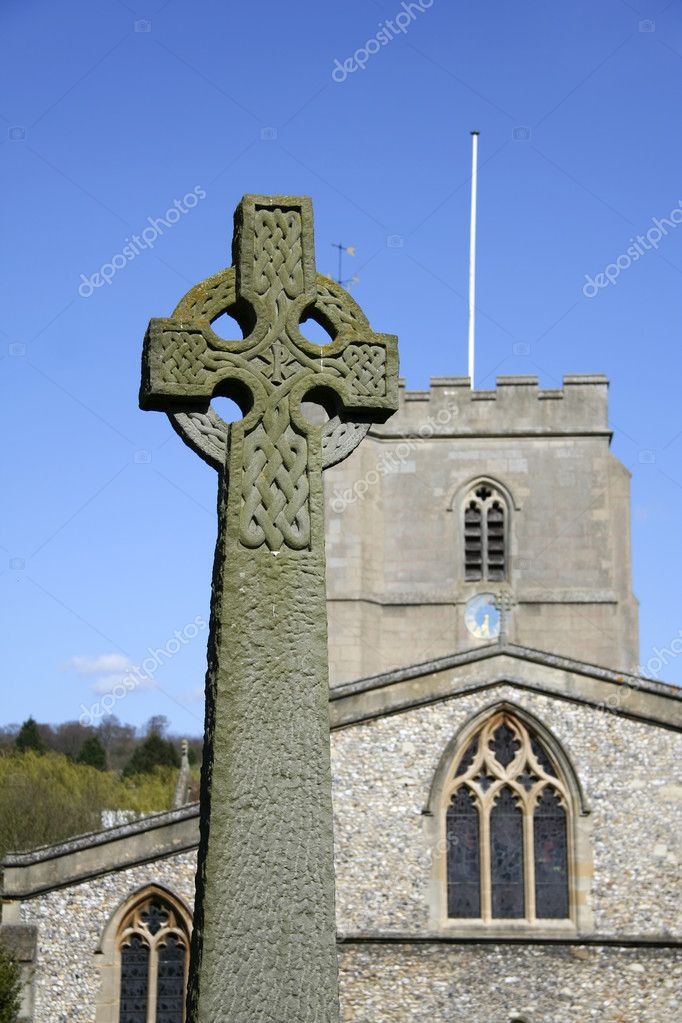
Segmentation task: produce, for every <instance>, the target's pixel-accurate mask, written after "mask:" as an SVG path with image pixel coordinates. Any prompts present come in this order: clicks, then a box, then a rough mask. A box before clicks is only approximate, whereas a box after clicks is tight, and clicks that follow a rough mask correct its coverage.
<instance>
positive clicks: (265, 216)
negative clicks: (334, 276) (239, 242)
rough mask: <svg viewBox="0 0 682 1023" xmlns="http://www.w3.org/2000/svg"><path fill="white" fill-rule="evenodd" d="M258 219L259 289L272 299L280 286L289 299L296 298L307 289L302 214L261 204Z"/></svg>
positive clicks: (257, 277) (257, 274) (256, 274)
mask: <svg viewBox="0 0 682 1023" xmlns="http://www.w3.org/2000/svg"><path fill="white" fill-rule="evenodd" d="M255 219H256V224H255V228H256V243H255V251H256V266H255V272H254V289H255V291H256V292H257V294H259V295H268V297H269V298H270V300H271V302H272V301H273V300H274V301H276V299H277V292H278V291H279V288H278V285H280V286H281V287H282V288H283V289H284V291H285V292H286V294H287V296H288V297H289V298H296V297H297V296H298V295H300V293H301V291H302V290H303V249H302V246H301V214H300V213H298V212H297V211H296V210H277V209H276V210H268V209H258V207H257V208H256V218H255Z"/></svg>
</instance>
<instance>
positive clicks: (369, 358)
mask: <svg viewBox="0 0 682 1023" xmlns="http://www.w3.org/2000/svg"><path fill="white" fill-rule="evenodd" d="M342 358H343V361H344V362H345V364H346V365H347V366H348V368H349V369H350V377H349V383H350V384H351V387H352V388H353V390H355V391H357V392H359V393H360V394H368V395H379V396H383V395H384V394H385V393H386V379H385V376H386V351H385V349H383V348H380V347H379V345H348V347H347V348H346V350H345V351H344V353H343V356H342Z"/></svg>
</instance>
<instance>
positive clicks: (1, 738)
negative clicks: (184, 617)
mask: <svg viewBox="0 0 682 1023" xmlns="http://www.w3.org/2000/svg"><path fill="white" fill-rule="evenodd" d="M167 731H168V721H167V719H166V718H165V717H161V716H160V715H157V716H155V717H153V718H150V720H149V721H148V722H147V724H146V726H145V727H144V728H143V729H141V730H139V731H138V730H137V729H135V728H133V726H132V725H124V724H121V722H120V721H118V719H117V718H115V717H113V716H112V717H109V718H106V719H105V720H104V721H102V723H101V724H100V725H99V726H98V727H97V728H93V727H88V726H86V725H82V724H81V723H80V722H78V721H67V722H65V723H64V724H61V725H46V724H40V723H39V722H37V721H35V720H34V719H33V718H28V719H27V720H26V721H24V723H23V724H22V725H9V726H6V727H5V728H2V729H1V730H0V858H2V856H3V855H4V853H6V852H9V851H10V850H23V849H31V848H34V847H35V846H39V845H44V844H50V843H52V842H59V841H62V840H63V839H65V838H70V837H71V836H73V835H78V834H83V833H84V832H88V831H96V830H98V829H99V828H101V827H102V821H103V814H104V811H115V813H114V816H116V814H117V813H118V812H122V813H123V816H124V819H125V818H126V817H129V816H130V815H133V816H137V815H140V814H147V813H154V812H159V811H161V810H168V809H169V808H170V806H171V803H172V799H173V793H174V791H175V787H176V784H177V780H178V767H179V766H180V750H181V742H182V740H181V738H180V737H179V736H173V735H168V734H167ZM183 738H184V737H183ZM188 744H189V749H188V755H189V760H190V766H191V771H190V783H189V791H188V793H187V797H188V798H189V800H193V799H197V798H198V793H199V759H200V757H201V739H196V738H195V739H188ZM27 807H30V808H31V812H30V813H27V812H26V808H27Z"/></svg>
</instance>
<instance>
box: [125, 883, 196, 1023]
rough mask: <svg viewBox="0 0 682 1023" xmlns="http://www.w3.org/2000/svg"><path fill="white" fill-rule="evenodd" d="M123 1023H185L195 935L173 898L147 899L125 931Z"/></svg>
mask: <svg viewBox="0 0 682 1023" xmlns="http://www.w3.org/2000/svg"><path fill="white" fill-rule="evenodd" d="M120 933H121V938H120V939H119V940H120V944H119V954H120V961H121V987H120V999H119V1016H118V1020H119V1023H183V1020H184V1012H185V986H186V975H187V954H188V952H187V950H188V948H189V931H188V927H187V925H186V923H185V917H184V916H183V914H182V913H181V912H180V911H179V909H178V908H177V907H176V906H174V905H173V904H172V902H171V900H170V899H169V898H166V897H165V896H163V895H161V894H159V893H156V892H154V893H151V894H149V895H148V896H147V897H146V898H144V897H141V898H140V899H139V900H138V901H137V902H136V903H135V904H134V905H133V907H132V908H131V909H130V910H129V911H128V912H127V913H126V915H125V916H124V918H123V920H122V923H121V927H120Z"/></svg>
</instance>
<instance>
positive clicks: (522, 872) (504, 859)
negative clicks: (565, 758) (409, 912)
mask: <svg viewBox="0 0 682 1023" xmlns="http://www.w3.org/2000/svg"><path fill="white" fill-rule="evenodd" d="M554 763H555V762H554V760H553V758H551V757H550V755H549V753H548V752H547V750H546V749H545V746H544V744H543V742H542V741H541V740H540V739H539V738H538V736H537V735H535V734H533V733H532V732H531V731H530V729H529V728H528V727H527V726H526V725H525V724H524V723H523V722H522V721H520V720H519V719H518V718H517V717H516V716H515V715H512V714H511V713H510V712H507V711H498V712H497V713H495V714H492V715H491V716H490V718H488V720H487V721H486V722H485V723H484V724H483V725H481V726H480V727H479V729H478V731H477V732H476V733H475V734H474V736H473V738H471V739H469V741H468V743H467V746H466V747H465V749H464V752H463V753H462V754H461V755H460V756H459V758H458V759H457V761H456V762H455V764H454V765H453V770H452V775H451V778H452V782H451V788H450V789H449V790H446V792H445V796H446V802H445V832H446V850H447V906H448V910H447V912H448V917H450V918H453V919H478V920H482V921H490V922H493V921H495V920H513V919H516V920H519V919H526V920H528V921H529V922H530V923H533V922H534V921H535V920H547V919H554V920H566V919H569V917H570V899H569V880H570V862H569V842H568V835H569V831H568V825H569V807H570V805H571V800H570V795H569V791H568V789H567V787H566V785H565V784H564V782H563V780H562V779H561V777H560V774H559V771H558V769H557V768H556V767H555V766H554ZM484 841H485V842H486V843H487V848H484V847H483V846H482V842H484ZM533 895H534V896H535V898H534V899H533Z"/></svg>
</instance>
